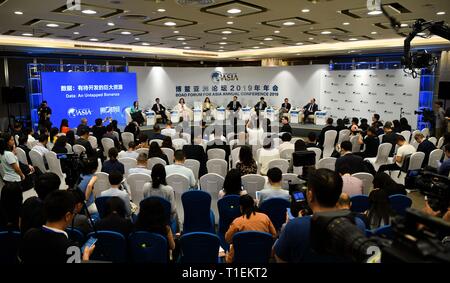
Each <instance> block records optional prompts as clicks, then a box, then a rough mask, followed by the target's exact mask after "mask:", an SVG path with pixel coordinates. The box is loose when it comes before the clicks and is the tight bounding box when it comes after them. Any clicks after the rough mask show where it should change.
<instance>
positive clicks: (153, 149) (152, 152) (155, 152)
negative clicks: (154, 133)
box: [148, 141, 169, 164]
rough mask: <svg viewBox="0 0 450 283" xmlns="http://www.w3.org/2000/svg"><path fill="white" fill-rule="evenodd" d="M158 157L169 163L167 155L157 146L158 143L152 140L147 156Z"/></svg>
mask: <svg viewBox="0 0 450 283" xmlns="http://www.w3.org/2000/svg"><path fill="white" fill-rule="evenodd" d="M153 157H158V158H161V159H162V160H164V161H165V162H166V164H169V159H167V155H165V154H164V152H162V150H161V148H160V147H159V144H158V143H157V142H155V141H154V142H152V143H151V144H150V147H149V149H148V158H149V159H150V158H153Z"/></svg>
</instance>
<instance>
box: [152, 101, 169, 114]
mask: <svg viewBox="0 0 450 283" xmlns="http://www.w3.org/2000/svg"><path fill="white" fill-rule="evenodd" d="M159 109H160V111H161V112H164V111H166V107H164V106H163V105H162V104H159ZM152 111H154V112H155V113H159V112H160V111H158V105H156V103H155V104H153V106H152Z"/></svg>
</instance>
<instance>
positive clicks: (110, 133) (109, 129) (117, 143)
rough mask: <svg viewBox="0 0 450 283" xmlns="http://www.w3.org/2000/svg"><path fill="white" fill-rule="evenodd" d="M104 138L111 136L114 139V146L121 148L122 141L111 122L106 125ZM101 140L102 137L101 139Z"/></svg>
mask: <svg viewBox="0 0 450 283" xmlns="http://www.w3.org/2000/svg"><path fill="white" fill-rule="evenodd" d="M102 138H110V139H112V140H113V141H114V147H115V148H116V149H117V150H120V149H121V146H120V141H119V139H118V138H117V137H116V136H115V135H114V130H113V126H112V125H111V124H109V125H108V126H106V133H105V134H104V135H103V137H102ZM100 140H101V139H100Z"/></svg>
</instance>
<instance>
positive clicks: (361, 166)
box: [335, 141, 367, 174]
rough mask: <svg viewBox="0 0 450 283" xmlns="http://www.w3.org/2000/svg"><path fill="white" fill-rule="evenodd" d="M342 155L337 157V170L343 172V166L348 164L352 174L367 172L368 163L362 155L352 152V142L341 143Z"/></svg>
mask: <svg viewBox="0 0 450 283" xmlns="http://www.w3.org/2000/svg"><path fill="white" fill-rule="evenodd" d="M340 154H341V157H339V158H338V159H336V167H335V168H336V169H335V170H336V172H341V171H342V169H341V167H343V166H347V167H348V169H349V170H350V172H348V173H350V174H355V173H358V172H367V168H366V165H365V163H364V160H363V159H362V157H361V156H358V155H356V154H353V153H352V143H351V142H349V141H344V142H342V143H341V152H340Z"/></svg>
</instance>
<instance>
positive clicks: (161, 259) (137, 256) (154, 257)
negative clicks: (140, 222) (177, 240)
mask: <svg viewBox="0 0 450 283" xmlns="http://www.w3.org/2000/svg"><path fill="white" fill-rule="evenodd" d="M128 244H129V247H130V256H131V260H132V261H133V262H135V263H167V259H168V252H169V250H168V247H167V240H166V238H164V237H163V236H161V235H159V234H155V233H149V232H144V231H139V232H134V233H132V234H130V236H129V237H128Z"/></svg>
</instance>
